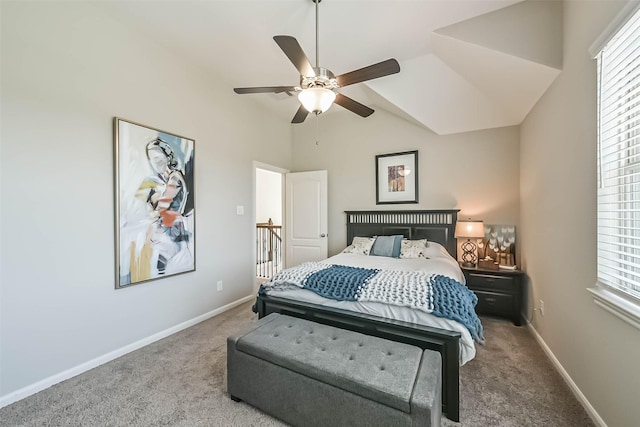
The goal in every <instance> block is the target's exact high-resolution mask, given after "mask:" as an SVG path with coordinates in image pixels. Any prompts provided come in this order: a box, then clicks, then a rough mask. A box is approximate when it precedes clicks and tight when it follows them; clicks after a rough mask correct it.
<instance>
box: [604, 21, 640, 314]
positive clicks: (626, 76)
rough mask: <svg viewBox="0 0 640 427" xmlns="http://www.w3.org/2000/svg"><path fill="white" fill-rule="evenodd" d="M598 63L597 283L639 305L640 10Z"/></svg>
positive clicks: (609, 45)
mask: <svg viewBox="0 0 640 427" xmlns="http://www.w3.org/2000/svg"><path fill="white" fill-rule="evenodd" d="M596 58H597V61H598V199H597V204H598V281H599V283H600V284H601V285H604V286H605V287H607V288H610V289H614V290H615V291H618V292H619V293H620V294H621V295H623V296H624V297H625V298H628V299H629V300H631V301H632V302H635V303H636V304H640V10H638V9H636V11H635V12H634V13H633V14H632V15H631V17H630V18H629V20H628V21H627V22H626V23H625V24H624V25H623V26H622V27H621V28H620V29H619V30H618V31H617V32H616V33H615V35H614V36H613V37H612V38H611V39H610V40H609V41H608V42H607V43H606V44H605V45H604V47H603V48H602V50H601V51H600V52H599V53H598V55H597V57H596Z"/></svg>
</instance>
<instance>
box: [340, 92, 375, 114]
mask: <svg viewBox="0 0 640 427" xmlns="http://www.w3.org/2000/svg"><path fill="white" fill-rule="evenodd" d="M333 102H335V103H336V104H338V105H340V106H341V107H344V108H346V109H347V110H349V111H352V112H354V113H356V114H357V115H359V116H361V117H369V116H370V115H372V114H373V112H374V111H375V110H372V109H371V108H369V107H367V106H366V105H362V104H360V103H359V102H358V101H354V100H353V99H351V98H349V97H348V96H344V95H343V94H341V93H338V94H336V99H335V101H333Z"/></svg>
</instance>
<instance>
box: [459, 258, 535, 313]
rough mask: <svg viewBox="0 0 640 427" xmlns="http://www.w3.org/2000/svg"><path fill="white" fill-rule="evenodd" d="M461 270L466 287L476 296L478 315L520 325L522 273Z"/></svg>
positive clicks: (519, 271) (477, 269)
mask: <svg viewBox="0 0 640 427" xmlns="http://www.w3.org/2000/svg"><path fill="white" fill-rule="evenodd" d="M461 268H462V272H463V273H464V277H465V279H466V280H467V287H468V288H469V289H471V290H472V291H473V292H474V293H475V294H476V295H477V296H478V305H476V312H477V313H478V314H490V315H494V316H502V317H507V318H509V319H511V320H512V321H513V324H514V325H516V326H521V325H522V319H523V316H522V308H523V298H524V291H523V286H524V280H523V279H524V272H523V271H521V270H486V269H482V268H465V267H461Z"/></svg>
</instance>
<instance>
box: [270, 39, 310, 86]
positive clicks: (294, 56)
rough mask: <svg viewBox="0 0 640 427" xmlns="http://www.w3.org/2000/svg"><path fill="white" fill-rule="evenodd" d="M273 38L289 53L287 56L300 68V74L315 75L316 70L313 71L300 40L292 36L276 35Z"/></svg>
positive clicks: (285, 52)
mask: <svg viewBox="0 0 640 427" xmlns="http://www.w3.org/2000/svg"><path fill="white" fill-rule="evenodd" d="M273 39H274V40H275V41H276V43H278V46H280V49H282V51H283V52H284V54H285V55H287V58H289V60H290V61H291V62H292V63H293V65H294V66H295V67H296V68H297V69H298V71H299V72H300V75H302V76H305V77H314V76H315V75H316V72H315V71H313V67H312V66H311V62H309V58H307V55H305V53H304V50H302V48H301V47H300V44H299V43H298V41H297V40H296V39H295V38H293V37H291V36H274V37H273Z"/></svg>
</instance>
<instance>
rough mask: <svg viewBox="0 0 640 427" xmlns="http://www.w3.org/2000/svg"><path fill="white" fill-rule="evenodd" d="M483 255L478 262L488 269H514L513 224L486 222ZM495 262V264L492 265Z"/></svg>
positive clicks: (514, 233) (514, 230)
mask: <svg viewBox="0 0 640 427" xmlns="http://www.w3.org/2000/svg"><path fill="white" fill-rule="evenodd" d="M484 233H485V236H484V237H485V240H486V241H485V242H484V257H482V259H481V262H479V263H478V265H479V266H480V267H483V268H488V269H497V268H502V269H505V270H515V269H516V227H515V225H501V224H486V225H485V227H484ZM493 263H495V265H492V264H493Z"/></svg>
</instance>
